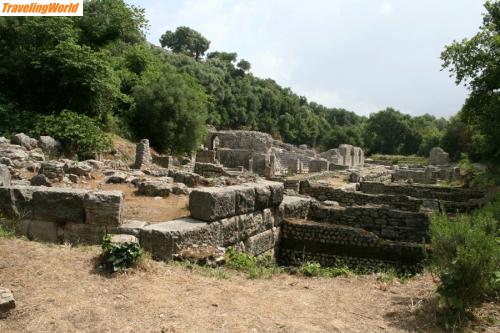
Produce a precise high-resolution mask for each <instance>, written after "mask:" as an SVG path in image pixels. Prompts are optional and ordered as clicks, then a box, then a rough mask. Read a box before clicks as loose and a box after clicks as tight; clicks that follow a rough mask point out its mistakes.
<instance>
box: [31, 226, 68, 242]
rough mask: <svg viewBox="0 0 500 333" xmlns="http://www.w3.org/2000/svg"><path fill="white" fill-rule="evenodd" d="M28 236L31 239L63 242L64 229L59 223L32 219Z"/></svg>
mask: <svg viewBox="0 0 500 333" xmlns="http://www.w3.org/2000/svg"><path fill="white" fill-rule="evenodd" d="M25 236H26V237H28V239H30V240H36V241H42V242H48V243H61V241H62V240H63V230H62V228H61V227H60V225H59V224H58V223H55V222H46V221H30V222H29V224H28V230H27V234H25Z"/></svg>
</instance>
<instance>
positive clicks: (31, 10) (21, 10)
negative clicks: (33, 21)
mask: <svg viewBox="0 0 500 333" xmlns="http://www.w3.org/2000/svg"><path fill="white" fill-rule="evenodd" d="M0 16H83V0H60V1H57V0H56V1H54V0H27V1H26V0H10V1H9V0H0Z"/></svg>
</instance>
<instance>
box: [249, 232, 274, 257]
mask: <svg viewBox="0 0 500 333" xmlns="http://www.w3.org/2000/svg"><path fill="white" fill-rule="evenodd" d="M272 248H274V231H273V230H266V231H264V232H262V233H260V234H257V235H255V236H252V237H250V238H248V239H247V240H246V241H245V251H246V252H248V253H250V254H252V255H259V254H262V253H264V252H266V251H269V250H271V249H272Z"/></svg>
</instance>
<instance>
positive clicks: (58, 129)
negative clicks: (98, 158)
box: [31, 110, 111, 159]
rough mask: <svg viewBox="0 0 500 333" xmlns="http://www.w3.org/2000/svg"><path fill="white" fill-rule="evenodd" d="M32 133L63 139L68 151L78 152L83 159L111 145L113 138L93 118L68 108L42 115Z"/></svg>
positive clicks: (62, 141)
mask: <svg viewBox="0 0 500 333" xmlns="http://www.w3.org/2000/svg"><path fill="white" fill-rule="evenodd" d="M31 133H33V134H35V135H50V136H52V137H54V138H55V139H57V140H59V141H61V144H62V145H63V148H64V150H65V152H66V153H68V154H78V157H79V158H82V159H83V158H91V157H93V155H94V154H95V153H100V152H103V151H105V150H106V149H109V148H110V147H111V139H110V138H109V136H108V135H106V133H104V132H103V131H102V130H101V129H100V128H99V126H97V124H96V122H95V121H94V120H93V119H92V118H90V117H87V116H85V115H82V114H78V113H75V112H71V111H68V110H65V111H63V112H61V113H60V114H58V115H50V116H40V117H39V118H38V119H37V121H36V125H35V129H34V130H32V131H31Z"/></svg>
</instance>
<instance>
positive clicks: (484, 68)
mask: <svg viewBox="0 0 500 333" xmlns="http://www.w3.org/2000/svg"><path fill="white" fill-rule="evenodd" d="M484 6H485V8H486V14H485V15H484V19H483V25H482V26H481V27H480V29H479V32H478V33H477V34H476V35H475V36H473V37H472V38H469V39H464V40H462V41H460V42H457V41H455V42H453V43H452V44H451V45H448V46H446V48H445V50H444V51H443V53H442V54H441V59H442V60H443V68H447V69H449V70H450V72H451V74H452V76H454V77H455V83H456V84H457V85H458V84H464V85H465V86H466V87H468V89H469V90H470V94H469V96H468V98H467V100H466V101H465V104H464V106H463V108H462V110H461V111H460V113H459V116H460V119H461V120H462V121H463V122H464V123H465V124H466V125H467V126H468V127H469V128H470V129H471V130H472V131H473V132H476V133H477V135H476V136H477V137H481V136H482V137H483V138H482V139H481V140H479V141H478V142H482V144H484V145H485V146H484V147H483V148H482V149H481V150H483V151H484V155H483V158H485V159H491V160H493V161H499V160H500V145H499V144H498V138H500V1H487V2H486V3H485V5H484Z"/></svg>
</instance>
